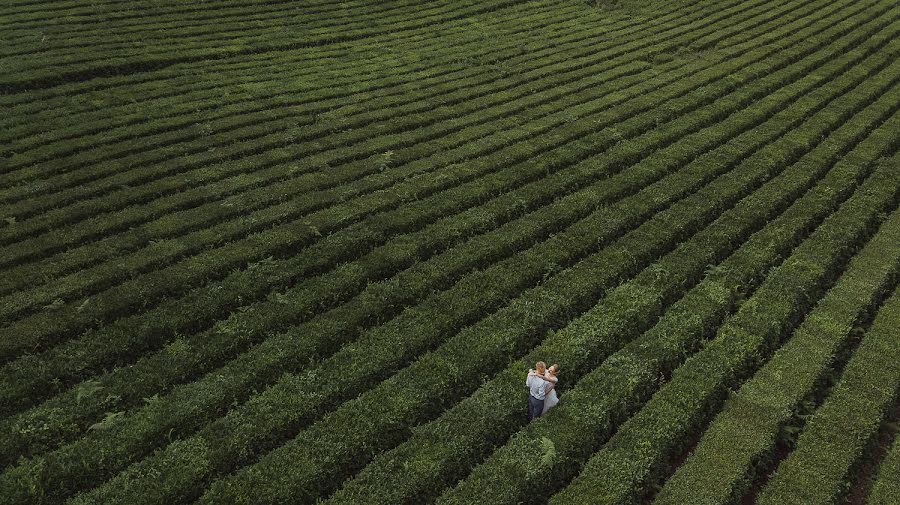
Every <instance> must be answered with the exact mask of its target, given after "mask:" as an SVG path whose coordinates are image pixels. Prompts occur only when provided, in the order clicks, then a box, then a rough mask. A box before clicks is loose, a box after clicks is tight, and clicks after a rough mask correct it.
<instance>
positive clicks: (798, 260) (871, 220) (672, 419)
mask: <svg viewBox="0 0 900 505" xmlns="http://www.w3.org/2000/svg"><path fill="white" fill-rule="evenodd" d="M893 102H894V103H898V102H897V101H896V98H894V99H893ZM897 175H898V174H897V172H896V170H891V169H890V168H889V167H888V169H886V170H880V171H879V172H877V173H876V174H875V175H874V176H873V177H872V178H871V179H870V180H869V181H867V183H866V184H863V185H862V186H861V188H860V190H859V191H858V192H857V193H856V194H855V195H854V197H852V198H851V199H850V200H848V201H847V202H846V203H845V204H843V205H842V206H841V208H840V210H839V211H838V212H837V213H836V214H834V215H833V216H831V217H829V219H827V220H826V221H825V222H824V223H823V224H822V225H821V226H820V227H819V228H818V229H817V230H816V231H815V232H814V233H813V234H812V236H811V237H810V239H809V240H807V241H806V242H804V244H802V245H801V246H800V247H798V248H797V249H796V250H795V251H794V252H793V254H792V255H791V257H789V258H788V259H787V260H785V262H784V263H783V264H782V265H781V266H779V267H778V268H777V269H776V270H774V271H773V272H772V273H771V274H770V275H769V276H768V277H767V278H766V280H765V282H764V283H763V285H762V286H761V287H760V288H759V290H758V291H757V292H756V293H755V294H754V296H753V297H752V298H751V299H749V300H748V301H747V302H745V303H744V304H742V305H741V308H740V310H739V311H738V312H737V313H736V314H735V316H734V317H732V318H730V319H729V320H728V321H727V322H726V323H725V324H724V325H723V326H722V327H721V328H719V330H718V332H717V337H716V338H715V339H714V340H712V341H711V342H709V343H708V344H707V345H706V346H704V349H703V350H702V351H701V352H700V353H698V354H696V355H694V356H692V357H691V358H690V359H688V361H687V362H686V363H685V364H684V365H683V366H681V367H680V368H679V369H678V370H677V371H676V372H675V374H674V375H673V378H672V380H671V381H670V382H669V383H668V384H666V386H664V387H663V388H662V389H660V391H659V392H657V393H656V394H655V395H654V396H653V398H652V399H651V400H650V401H649V402H648V403H647V404H646V405H645V406H644V407H643V408H642V409H641V410H640V411H639V412H638V413H637V414H636V415H635V416H634V417H632V418H631V419H629V420H628V421H627V422H625V423H624V424H623V425H622V426H621V427H620V428H619V430H618V431H617V432H616V434H615V435H614V436H613V437H612V438H611V439H610V440H609V442H607V443H606V445H605V446H604V447H603V449H602V450H600V451H599V452H598V453H596V454H595V455H594V456H592V457H591V459H590V460H589V461H588V462H587V463H586V464H585V466H584V467H583V468H582V470H581V473H580V474H579V476H578V477H577V478H576V479H575V480H574V481H573V482H572V483H571V484H570V485H569V486H568V487H567V488H565V489H564V490H563V491H562V492H560V493H559V494H557V495H555V496H554V497H553V498H552V499H551V500H550V503H552V504H556V503H581V502H583V501H584V500H586V499H589V500H591V501H592V502H595V503H635V502H638V501H640V500H642V499H644V498H645V497H646V496H647V495H648V494H650V493H652V486H653V484H654V483H655V482H657V480H658V479H659V478H660V477H662V476H663V475H664V473H665V472H666V467H667V465H668V464H669V462H670V461H673V460H674V459H675V458H676V457H677V456H678V455H679V454H680V453H681V451H682V450H684V448H685V445H686V443H687V441H688V440H690V437H691V435H692V434H695V433H698V432H699V431H701V430H702V429H703V427H704V425H705V424H706V422H707V421H708V420H709V419H710V418H711V417H712V415H713V414H714V413H715V412H717V411H718V410H719V407H720V405H721V403H722V402H723V401H724V399H725V397H726V396H727V393H728V390H729V388H730V387H735V386H736V385H737V384H738V383H740V381H741V379H742V378H744V377H746V376H748V375H750V374H752V373H753V372H754V370H755V369H756V368H757V367H758V366H759V364H760V362H762V361H763V360H765V359H766V356H767V355H768V353H769V351H770V350H771V348H772V347H774V346H777V345H778V342H779V341H780V340H781V339H782V338H783V336H784V334H785V333H786V332H789V331H790V330H791V328H793V327H794V325H795V324H796V323H797V322H798V320H799V319H800V318H802V317H803V315H804V314H805V313H806V312H807V311H808V310H809V309H810V308H811V307H812V306H813V305H814V304H815V302H816V301H817V300H818V299H819V297H820V296H821V293H822V292H823V291H824V290H825V289H827V288H828V286H829V285H830V284H831V282H832V281H833V279H834V278H836V277H837V276H838V275H839V274H840V272H841V270H842V269H843V267H844V265H845V263H846V260H847V258H848V257H849V256H851V255H852V254H853V253H854V251H855V247H857V245H858V244H859V243H860V242H862V241H864V240H865V239H866V238H867V237H868V236H870V235H871V233H872V231H873V228H874V227H876V226H877V224H878V220H879V218H880V216H879V214H880V213H881V212H882V211H884V210H885V209H892V208H893V207H894V206H895V205H896V203H897V198H898V196H900V188H898V187H897V186H896V185H895V184H892V183H891V181H893V180H896V177H897ZM826 189H827V191H828V192H829V193H830V192H832V191H833V189H832V188H826ZM828 196H829V195H825V197H826V198H827V197H828ZM821 197H822V196H820V198H821Z"/></svg>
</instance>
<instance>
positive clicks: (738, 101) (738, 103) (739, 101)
mask: <svg viewBox="0 0 900 505" xmlns="http://www.w3.org/2000/svg"><path fill="white" fill-rule="evenodd" d="M751 96H752V94H751ZM744 100H746V98H745V99H744ZM737 103H738V104H739V103H741V101H737Z"/></svg>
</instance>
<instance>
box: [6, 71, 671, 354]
mask: <svg viewBox="0 0 900 505" xmlns="http://www.w3.org/2000/svg"><path fill="white" fill-rule="evenodd" d="M683 87H684V86H682V88H683ZM685 89H689V88H685ZM644 98H645V99H646V100H644V101H642V102H641V103H640V104H639V106H640V107H642V108H643V109H645V110H646V109H649V108H652V106H653V105H654V102H652V100H653V99H654V95H653V94H651V95H648V96H645V97H644ZM635 108H637V107H635ZM638 110H640V109H638ZM687 110H689V109H687ZM631 112H633V111H631V110H627V109H626V110H623V111H620V114H619V116H618V117H619V118H621V117H622V116H624V117H628V116H627V114H629V113H631ZM677 112H678V111H675V110H673V113H672V115H675V114H676V113H677ZM606 116H607V117H609V116H613V117H611V118H610V120H611V121H613V120H615V119H616V116H615V115H614V114H613V113H609V114H607V115H606ZM650 116H651V114H650V113H644V114H643V115H642V116H640V117H639V118H638V119H639V120H640V121H641V122H642V123H643V124H640V126H641V127H643V129H645V130H646V129H650V128H651V127H652V126H655V121H656V118H658V116H654V117H650ZM585 122H588V121H585ZM591 126H593V127H596V124H593V123H592V124H591ZM564 128H565V129H564V130H563V131H567V130H568V131H574V132H575V133H574V134H573V135H572V136H573V137H576V136H577V135H578V134H583V133H584V131H583V130H584V129H585V128H586V126H585V125H582V124H580V123H571V124H567V125H565V127H564ZM561 133H562V132H561ZM595 136H596V135H595ZM600 138H604V137H603V136H601V137H600ZM605 138H606V139H607V140H606V141H605V142H606V145H608V144H609V142H610V140H611V138H610V135H608V134H606V135H605ZM590 140H591V137H588V138H586V139H582V142H581V144H582V145H581V146H580V147H582V149H583V150H584V149H588V148H590V149H600V148H602V147H603V146H602V145H599V146H594V145H590V143H589V141H590ZM585 144H587V145H585ZM522 147H523V146H521V145H519V146H515V149H517V150H518V151H520V152H525V153H527V152H528V151H527V149H535V146H533V145H528V146H524V149H523V148H522ZM592 152H593V151H592V150H587V151H583V154H581V153H578V156H581V158H583V157H585V156H587V155H589V154H591V153H592ZM550 154H551V156H549V158H550V159H551V160H553V158H554V156H552V153H550ZM508 157H509V156H508V155H507V158H508ZM526 157H527V156H526ZM547 157H548V156H545V157H544V158H545V159H546V158H547ZM555 158H559V155H557V156H555ZM551 163H555V162H553V161H551ZM551 166H552V165H551ZM457 168H458V170H459V171H460V172H464V173H466V172H470V171H475V169H477V170H482V171H484V170H490V167H472V166H464V167H457ZM542 170H543V171H546V168H545V167H544V168H542V169H540V170H539V169H535V171H534V173H535V175H538V173H539V172H541V171H542ZM449 172H450V171H445V172H444V173H443V174H442V175H444V176H446V175H447V174H448V173H449ZM520 172H523V171H521V170H517V171H516V173H520ZM524 172H526V173H527V171H524ZM441 182H443V183H444V185H446V182H447V181H446V180H443V181H441ZM476 182H478V181H476ZM413 184H414V181H411V182H410V183H409V184H407V185H408V186H412V185H413ZM482 184H483V183H482ZM416 186H418V188H417V189H418V190H419V191H422V189H421V183H417V184H415V186H412V187H416ZM440 187H441V186H438V189H440ZM457 190H459V191H458V192H460V193H464V194H463V195H462V196H463V198H469V199H470V200H471V199H472V198H471V197H472V195H469V194H465V193H466V192H467V191H470V188H466V187H462V188H459V187H458V188H455V190H454V191H457ZM375 196H376V197H380V198H381V199H382V200H389V201H391V200H392V201H394V202H395V203H394V204H393V205H397V204H399V203H401V202H402V201H403V200H406V199H408V198H404V197H403V196H402V195H397V194H394V193H392V194H377V195H375ZM444 196H445V195H438V197H444ZM376 201H377V200H376ZM419 203H424V204H426V205H427V204H428V203H429V202H427V201H426V202H419ZM416 205H418V204H416ZM359 206H361V205H358V204H357V207H359ZM339 210H344V212H346V210H345V209H341V208H336V209H332V211H331V212H330V214H332V215H335V214H337V215H339V216H340V217H338V218H337V219H338V221H340V219H346V218H347V215H346V214H345V213H340V212H338V211H339ZM406 210H408V208H407V209H401V211H406ZM436 210H438V209H434V208H431V206H428V208H427V212H426V213H425V215H439V213H438V212H436ZM401 211H396V212H395V213H394V214H397V213H400V212H401ZM358 212H359V211H358ZM444 212H446V211H444ZM327 214H328V213H326V214H325V215H326V216H327ZM336 217H337V216H336ZM379 217H380V218H385V219H383V220H382V222H386V221H387V222H389V223H388V224H389V225H391V226H393V227H394V228H395V229H396V228H397V227H398V226H397V225H398V223H397V222H396V220H392V219H390V217H393V216H392V214H391V213H389V214H383V215H381V216H379ZM414 217H417V218H421V216H414ZM420 221H421V219H420ZM309 224H310V225H313V226H315V225H316V224H318V223H309ZM307 226H308V225H303V224H301V227H302V228H303V229H301V230H299V231H300V232H301V233H303V232H305V233H304V235H307V236H311V235H314V233H313V232H311V231H310V230H309V229H308V228H307ZM373 226H374V225H372V224H369V225H368V226H366V227H365V229H364V231H365V232H366V233H368V234H370V235H371V233H372V231H373V230H372V228H373ZM294 227H295V228H296V225H294ZM285 228H287V229H290V228H288V227H285V226H282V227H281V229H285ZM316 228H318V229H319V230H321V231H327V228H325V226H322V225H320V226H317V227H316ZM356 229H357V230H358V229H359V227H357V228H356ZM277 231H279V230H278V229H276V232H277ZM274 234H275V233H274V232H267V233H265V234H263V235H258V236H254V237H260V236H272V235H274ZM345 235H346V234H345ZM334 238H335V236H332V237H330V238H329V239H327V240H325V241H324V243H325V244H326V245H324V246H323V247H322V248H325V247H327V243H328V241H329V240H331V239H334ZM290 239H291V240H292V243H296V242H297V240H298V238H297V237H296V236H295V235H291V236H290ZM282 240H284V239H282ZM246 242H248V241H246V240H245V241H242V242H241V243H237V244H235V243H232V244H229V246H226V247H225V248H224V249H229V248H230V249H232V250H234V249H237V248H238V246H239V245H240V244H243V243H246ZM260 242H262V240H260ZM356 249H362V250H364V249H363V248H361V247H357V248H356ZM270 250H271V249H270ZM347 250H348V249H347V248H346V247H341V248H340V249H339V250H337V251H335V253H338V254H347ZM350 250H351V251H352V250H354V249H350ZM221 251H222V249H219V250H217V251H215V255H216V256H219V258H218V262H217V264H216V266H220V265H222V264H223V258H222V257H221ZM335 253H332V255H333V254H335ZM212 254H213V253H207V254H206V255H201V256H200V257H195V258H192V260H193V261H190V262H183V263H182V264H179V265H178V266H180V267H181V268H182V269H185V267H186V265H190V264H191V263H192V262H193V263H196V262H198V261H202V259H203V257H204V256H211V255H212ZM256 255H257V256H258V255H259V251H256ZM316 259H317V260H319V261H320V263H321V260H322V257H321V255H318V256H316ZM225 266H226V267H227V266H228V263H227V262H225ZM172 270H173V268H169V269H166V270H163V271H160V272H156V273H155V274H152V275H151V276H159V277H165V278H166V279H169V277H170V274H171V272H172ZM189 270H190V269H189ZM294 270H295V268H290V269H287V271H288V272H290V274H296V275H299V273H297V272H294ZM301 273H302V272H301ZM199 274H200V272H198V271H196V270H192V271H191V275H193V276H196V275H199ZM284 275H285V276H288V274H287V273H285V274H284ZM147 277H148V276H144V277H143V278H141V279H146V278H147ZM270 281H271V279H270ZM134 282H135V281H132V283H134ZM165 284H168V286H166V287H168V288H171V286H172V283H171V281H168V282H166V283H165ZM165 284H162V283H161V286H160V287H161V288H162V287H163V286H165ZM268 284H273V283H272V282H269V283H268ZM123 286H128V284H125V285H122V286H119V287H117V288H115V289H113V290H110V291H107V292H106V293H105V294H107V295H109V294H111V293H116V292H117V291H119V292H121V291H123ZM142 287H143V288H144V289H145V290H146V284H145V283H142ZM245 288H246V286H245ZM270 289H271V288H270ZM126 291H127V290H126ZM207 291H208V290H207ZM245 292H246V289H245ZM219 296H221V293H219ZM132 297H133V296H132ZM125 298H127V295H123V296H121V297H120V296H118V293H117V295H116V296H115V297H114V299H115V300H116V302H122V300H123V299H125ZM95 300H96V298H95V299H92V304H93V302H94V301H95ZM201 307H207V305H206V304H203V305H201ZM64 311H67V312H69V313H70V314H72V315H73V317H72V318H71V319H75V320H82V321H84V320H87V321H91V320H93V319H95V318H96V317H97V312H96V311H95V310H91V305H88V307H87V308H86V309H84V310H82V311H80V312H78V311H76V310H75V309H74V308H72V307H64V308H63V309H61V310H60V311H57V312H56V313H54V314H52V315H53V316H54V317H52V318H51V317H47V315H44V314H42V315H39V316H35V317H32V318H29V319H26V320H23V321H21V322H19V323H17V324H16V325H15V328H16V329H17V330H21V329H22V327H23V326H25V325H26V324H28V325H30V326H33V327H36V328H35V330H36V331H37V332H40V334H41V336H40V337H38V338H41V339H46V336H47V334H48V333H50V334H53V331H54V329H53V325H56V326H57V327H58V330H56V331H58V332H62V331H63V330H65V331H71V330H72V326H73V322H72V320H71V319H69V318H66V317H60V315H61V312H64ZM85 312H91V314H90V315H88V314H86V313H85ZM118 312H120V313H127V311H124V310H123V311H118ZM42 319H43V321H42ZM64 320H65V321H67V322H66V324H64V325H63V324H60V323H61V322H62V321H64ZM54 321H55V322H54ZM123 323H124V322H123ZM76 326H77V325H76ZM10 328H13V327H10ZM129 331H131V328H129ZM20 333H22V334H27V333H28V332H20ZM20 339H21V334H20ZM31 342H33V341H31ZM5 343H8V345H10V346H12V347H19V348H25V347H26V346H29V345H31V343H30V342H29V339H27V338H26V339H21V340H19V344H15V343H13V342H5Z"/></svg>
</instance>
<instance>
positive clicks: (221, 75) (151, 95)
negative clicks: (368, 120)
mask: <svg viewBox="0 0 900 505" xmlns="http://www.w3.org/2000/svg"><path fill="white" fill-rule="evenodd" d="M511 10H512V12H509V13H506V15H504V16H502V17H489V18H486V19H485V20H484V21H483V23H482V24H479V28H480V30H485V31H490V32H492V33H497V32H500V33H503V34H504V36H505V37H511V38H513V39H519V40H518V42H519V43H522V42H523V40H521V39H522V38H524V37H527V36H528V35H529V34H530V32H531V31H532V30H539V31H541V32H542V33H544V30H547V32H546V33H548V35H550V36H551V40H553V39H555V38H556V37H557V36H558V35H559V34H560V33H561V32H560V31H559V30H556V29H553V27H555V26H557V24H558V23H559V22H561V21H564V20H567V19H568V20H569V21H570V26H571V27H572V28H573V29H574V30H573V31H575V32H578V31H583V30H579V29H578V28H579V27H578V26H572V25H573V24H574V23H572V21H573V20H572V19H571V18H572V16H574V15H576V14H577V11H576V9H575V8H574V7H573V8H571V9H556V10H553V11H551V9H550V8H549V6H547V7H542V8H520V7H513V8H511ZM510 17H511V18H512V19H516V20H519V23H520V24H518V25H516V24H513V23H512V19H510ZM582 24H583V23H582ZM611 24H612V21H609V22H608V23H604V24H601V25H600V27H598V28H606V27H607V26H609V25H611ZM467 28H468V30H469V31H471V23H470V22H469V21H466V22H464V21H457V22H455V23H453V24H452V25H451V26H448V27H446V31H445V32H442V34H441V38H435V37H434V36H433V34H431V35H430V36H429V34H426V33H416V34H407V35H406V36H402V37H399V38H398V39H397V40H392V41H391V44H390V47H391V48H393V49H394V50H397V51H404V50H405V51H415V52H418V53H424V54H429V55H432V56H433V58H431V59H429V60H427V61H422V60H421V59H416V58H407V57H403V58H400V57H398V56H397V55H396V54H391V52H390V51H388V50H386V48H379V49H374V50H370V53H369V54H370V59H369V60H366V61H358V60H357V59H356V58H348V56H349V55H348V48H343V49H329V50H322V51H315V52H312V54H307V53H306V52H304V53H302V54H297V53H293V52H289V53H286V54H278V55H273V57H271V58H268V59H266V61H265V64H261V63H260V62H259V61H258V60H253V59H247V60H240V61H236V62H230V63H228V64H223V63H218V64H216V65H215V66H214V68H215V70H216V78H215V79H208V80H201V81H199V82H198V80H197V77H198V75H203V73H204V72H205V71H206V70H207V69H206V68H205V67H204V68H195V69H193V73H192V74H191V75H190V77H191V82H193V84H194V85H193V86H190V85H189V83H186V82H183V79H178V78H176V77H175V76H170V75H157V76H155V77H156V78H155V79H153V80H152V81H148V82H146V83H140V82H138V83H131V84H130V85H129V86H127V87H126V88H125V89H127V90H128V93H130V94H134V93H140V94H141V98H140V100H135V101H127V100H125V99H124V97H122V96H120V94H121V91H116V90H115V89H113V90H108V91H107V92H106V93H105V94H104V95H103V96H102V97H98V98H97V99H98V100H99V104H100V105H101V106H102V108H101V107H98V106H96V105H94V106H91V105H92V104H91V103H89V102H88V103H79V102H76V103H75V104H68V106H67V107H64V108H63V110H62V111H61V110H58V109H57V110H53V109H50V110H45V109H40V108H37V107H36V106H33V105H32V104H29V105H32V106H31V107H26V106H24V105H22V106H18V107H17V108H15V109H13V110H14V111H15V113H16V116H15V117H16V118H18V119H19V121H20V122H19V123H18V124H15V126H14V130H13V131H11V132H8V134H9V135H10V138H9V139H8V140H9V141H13V142H15V151H16V153H17V154H16V157H15V158H14V159H11V160H10V161H11V162H12V161H16V163H15V164H12V163H11V164H10V165H9V166H10V167H15V166H22V165H23V162H26V163H27V162H30V163H34V162H35V161H36V158H35V153H33V152H32V151H33V150H34V149H41V150H42V151H46V150H47V149H49V146H50V145H51V144H54V143H58V142H60V141H65V140H70V139H75V138H82V137H85V136H88V135H96V134H99V133H103V132H107V133H106V134H105V135H102V136H97V138H98V139H99V140H101V141H103V143H111V142H113V141H117V140H121V139H129V138H133V137H134V136H136V134H143V135H150V134H156V133H161V132H164V131H166V130H168V129H172V127H173V126H176V125H177V126H187V125H188V124H189V123H188V122H187V121H186V120H187V119H189V118H191V119H192V120H193V122H194V123H199V122H202V121H210V120H213V119H219V118H222V117H228V116H234V115H236V114H239V113H246V112H259V111H260V110H261V106H262V105H263V104H264V103H265V101H266V100H271V99H272V98H281V99H283V95H286V94H288V93H294V94H296V93H297V92H298V91H300V90H301V89H302V92H303V93H302V95H303V96H302V97H295V99H294V100H293V101H292V102H290V103H292V104H294V105H300V104H308V103H312V102H316V104H317V107H316V108H315V109H313V110H323V111H327V110H330V109H336V108H339V107H342V106H343V105H346V104H348V103H350V102H352V101H353V100H359V99H360V96H359V95H360V94H362V93H365V94H366V95H365V96H366V97H367V98H368V99H376V98H380V97H382V96H384V95H385V94H396V93H397V90H396V89H395V87H396V86H399V85H404V86H406V87H411V84H412V83H413V82H414V81H416V80H417V78H418V79H433V78H437V77H440V76H443V75H449V76H454V75H455V76H463V75H465V73H466V72H469V73H472V70H467V66H466V65H463V64H462V63H463V62H454V61H453V60H452V59H451V58H450V55H451V54H453V53H452V51H464V52H465V54H469V55H471V56H472V57H474V58H476V59H478V60H482V59H486V58H490V59H491V60H493V59H494V58H495V56H494V55H493V54H491V53H488V51H487V48H486V47H485V42H484V40H483V38H482V37H479V36H478V35H479V33H481V32H475V33H467V32H466V31H465V30H466V29H467ZM526 40H527V39H526ZM502 47H503V46H502V45H498V47H497V49H498V50H499V49H502ZM351 50H352V49H351ZM351 54H356V52H353V53H351ZM503 54H504V53H503V51H500V53H499V55H497V57H496V58H498V59H502V57H503ZM519 54H521V51H520V53H519ZM441 60H444V61H441ZM297 65H300V66H301V67H300V68H297V67H296V66H297ZM262 70H265V71H262ZM329 78H331V79H329ZM332 79H334V80H332ZM335 82H339V83H340V86H335ZM426 82H428V81H426ZM298 85H299V86H302V88H298ZM84 94H85V93H82V95H84ZM87 95H88V96H91V95H95V94H90V93H87ZM354 95H356V98H353V97H354ZM175 97H177V103H173V100H172V99H173V98H175ZM248 97H252V99H253V100H252V101H248V100H247V99H248ZM49 101H51V102H54V101H55V100H53V99H50V100H49ZM73 105H74V106H73ZM158 107H163V108H162V109H161V110H157V108H158ZM11 108H12V107H11ZM148 109H149V110H153V111H154V113H155V114H154V115H153V117H152V118H148V117H147V111H148ZM104 111H106V112H107V115H105V116H104V115H103V112H104ZM64 112H67V113H68V114H67V115H66V116H65V119H63V118H60V117H58V116H59V115H60V114H63V113H64ZM25 114H31V115H32V116H33V117H32V120H33V121H57V122H58V124H59V126H58V127H57V128H56V129H55V130H53V131H51V132H41V130H40V129H39V128H37V127H36V126H35V125H34V124H31V123H30V122H25V121H22V119H21V118H22V117H25V116H24V115H25ZM176 117H177V118H178V119H179V120H180V121H179V122H177V123H167V122H165V121H163V120H164V119H174V118H176ZM148 119H149V120H148ZM38 133H40V135H35V134H38ZM13 134H15V135H13ZM95 145H96V144H95ZM57 147H58V148H64V147H65V143H63V144H61V145H59V146H57ZM56 152H60V153H64V154H71V153H70V152H67V151H65V150H62V151H61V150H59V149H57V151H56ZM7 172H11V170H7ZM10 176H12V174H6V175H4V178H5V177H10Z"/></svg>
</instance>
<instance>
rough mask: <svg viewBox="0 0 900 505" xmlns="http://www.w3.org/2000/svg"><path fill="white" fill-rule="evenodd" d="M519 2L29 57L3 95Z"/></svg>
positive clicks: (2, 86)
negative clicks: (214, 42)
mask: <svg viewBox="0 0 900 505" xmlns="http://www.w3.org/2000/svg"><path fill="white" fill-rule="evenodd" d="M513 3H514V2H512V1H507V0H500V1H496V2H489V3H487V4H486V3H484V2H470V3H467V4H466V3H463V4H461V3H459V2H454V3H452V4H449V5H448V4H445V5H444V6H439V7H434V8H432V9H431V10H432V11H433V12H432V13H430V15H423V16H419V15H417V12H416V10H415V9H409V10H407V11H405V12H404V13H403V14H396V15H394V16H390V15H389V16H387V17H386V18H385V19H381V20H380V21H381V23H378V24H375V25H374V26H373V25H372V23H369V22H367V21H365V20H361V21H359V22H357V23H355V24H351V26H348V29H347V30H342V31H340V32H334V31H328V30H326V31H324V32H322V33H313V34H311V35H310V36H309V37H308V38H302V37H301V38H297V37H295V36H293V35H292V34H289V33H288V34H276V35H272V36H271V37H266V36H259V37H255V38H250V37H248V38H247V39H246V40H243V41H242V43H241V44H236V45H235V48H234V49H231V48H229V47H228V46H225V48H224V49H223V48H217V47H215V46H212V47H210V46H205V47H204V45H203V44H199V48H198V49H194V50H190V49H186V50H183V51H175V52H172V51H170V50H168V49H166V48H155V49H156V50H155V51H151V50H148V49H147V48H140V47H138V48H134V49H132V50H131V51H129V50H128V48H122V49H123V50H122V51H120V53H121V54H112V55H110V57H108V58H105V59H92V58H89V59H84V58H83V57H81V56H73V55H62V56H61V57H60V58H43V59H40V60H36V59H30V58H27V57H19V58H8V60H7V61H8V64H9V65H8V66H9V68H10V74H9V75H12V76H15V78H13V79H7V80H5V81H3V82H0V92H2V93H21V92H24V91H27V90H33V89H43V88H48V87H52V86H57V85H60V84H65V83H67V82H78V81H85V80H88V79H91V78H95V77H100V76H106V75H123V74H130V73H136V72H146V71H150V70H155V69H159V68H165V67H169V66H172V65H175V64H179V63H190V62H194V61H201V60H207V59H213V60H215V59H223V58H227V57H229V56H234V55H242V54H260V53H264V52H272V51H285V50H292V49H298V48H304V47H316V46H322V45H328V44H333V43H337V42H349V41H353V42H360V41H362V40H365V39H367V38H371V37H373V36H376V35H380V34H385V33H390V32H398V31H404V30H409V29H416V28H421V27H425V26H435V25H439V24H440V23H443V22H447V21H450V20H453V19H459V18H462V17H466V16H469V15H472V14H477V13H481V12H489V11H493V10H497V9H502V8H505V7H508V6H510V5H512V4H513Z"/></svg>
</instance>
